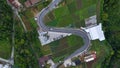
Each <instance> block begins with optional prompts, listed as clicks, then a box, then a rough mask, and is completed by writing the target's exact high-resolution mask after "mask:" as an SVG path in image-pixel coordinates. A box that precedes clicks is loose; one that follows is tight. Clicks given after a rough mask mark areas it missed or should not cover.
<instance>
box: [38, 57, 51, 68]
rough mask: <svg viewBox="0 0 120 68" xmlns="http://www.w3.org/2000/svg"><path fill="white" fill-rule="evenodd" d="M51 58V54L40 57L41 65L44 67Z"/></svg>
mask: <svg viewBox="0 0 120 68" xmlns="http://www.w3.org/2000/svg"><path fill="white" fill-rule="evenodd" d="M50 59H51V57H50V56H43V57H41V58H39V64H40V65H41V67H42V68H44V66H45V65H46V62H47V61H48V60H50Z"/></svg>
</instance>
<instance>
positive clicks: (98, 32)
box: [85, 23, 105, 41]
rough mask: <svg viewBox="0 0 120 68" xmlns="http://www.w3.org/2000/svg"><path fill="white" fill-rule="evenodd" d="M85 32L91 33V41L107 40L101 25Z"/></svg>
mask: <svg viewBox="0 0 120 68" xmlns="http://www.w3.org/2000/svg"><path fill="white" fill-rule="evenodd" d="M85 31H86V32H88V33H89V35H90V38H91V40H96V39H99V40H100V41H103V40H105V37H104V32H103V30H102V25H101V23H100V24H99V25H97V26H94V27H91V28H88V29H85Z"/></svg>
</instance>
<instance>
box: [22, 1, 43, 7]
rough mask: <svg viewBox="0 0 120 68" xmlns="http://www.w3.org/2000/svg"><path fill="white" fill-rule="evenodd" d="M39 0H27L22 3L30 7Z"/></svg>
mask: <svg viewBox="0 0 120 68" xmlns="http://www.w3.org/2000/svg"><path fill="white" fill-rule="evenodd" d="M40 1H41V0H27V1H26V2H25V3H24V5H25V6H26V7H31V6H33V5H35V4H36V3H38V2H40Z"/></svg>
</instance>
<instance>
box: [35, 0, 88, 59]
mask: <svg viewBox="0 0 120 68" xmlns="http://www.w3.org/2000/svg"><path fill="white" fill-rule="evenodd" d="M61 1H62V0H52V2H51V3H50V4H49V5H48V6H47V7H46V8H43V10H42V11H41V12H40V13H39V14H38V16H37V22H38V25H39V27H40V28H41V29H42V30H43V31H51V32H61V33H71V34H73V35H77V36H80V37H82V38H83V41H84V45H83V46H82V47H81V48H79V49H77V50H76V51H75V52H74V53H72V54H71V55H70V56H68V57H66V58H65V59H64V60H67V59H71V58H73V57H75V56H78V55H80V54H82V53H84V52H86V51H87V49H88V47H89V45H90V39H89V37H88V35H87V33H86V32H85V31H84V30H82V29H79V30H78V29H68V28H54V27H48V26H46V25H45V24H44V17H45V15H46V14H47V13H49V12H50V11H52V10H53V9H55V5H58V4H59V3H60V2H61Z"/></svg>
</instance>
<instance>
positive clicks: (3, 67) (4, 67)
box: [0, 64, 11, 68]
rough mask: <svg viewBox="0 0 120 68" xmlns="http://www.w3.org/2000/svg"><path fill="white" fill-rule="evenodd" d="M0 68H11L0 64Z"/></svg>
mask: <svg viewBox="0 0 120 68" xmlns="http://www.w3.org/2000/svg"><path fill="white" fill-rule="evenodd" d="M0 68H11V66H10V65H9V64H5V65H4V64H0Z"/></svg>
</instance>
